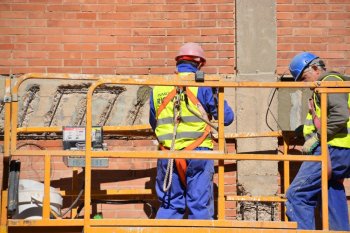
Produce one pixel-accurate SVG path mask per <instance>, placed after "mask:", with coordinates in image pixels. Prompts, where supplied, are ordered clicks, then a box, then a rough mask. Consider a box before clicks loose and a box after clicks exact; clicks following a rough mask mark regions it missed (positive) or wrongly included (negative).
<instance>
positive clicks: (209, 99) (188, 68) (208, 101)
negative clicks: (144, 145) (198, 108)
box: [149, 64, 234, 130]
mask: <svg viewBox="0 0 350 233" xmlns="http://www.w3.org/2000/svg"><path fill="white" fill-rule="evenodd" d="M177 70H178V72H193V73H195V72H196V71H197V68H195V67H193V66H192V65H190V64H180V65H178V66H177ZM197 99H198V100H199V102H200V103H201V104H202V106H203V108H204V110H205V111H206V112H207V113H208V114H210V115H211V116H213V117H214V119H216V120H217V119H218V113H217V109H216V105H215V100H214V95H213V91H212V88H211V87H199V88H198V94H197ZM233 120H234V113H233V111H232V109H231V107H230V106H229V105H228V103H227V102H226V100H225V101H224V125H225V126H227V125H230V124H231V123H232V122H233ZM149 123H150V125H151V127H152V129H153V130H155V128H156V126H157V120H156V110H155V109H154V103H153V91H151V97H150V114H149Z"/></svg>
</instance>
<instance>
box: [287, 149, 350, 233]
mask: <svg viewBox="0 0 350 233" xmlns="http://www.w3.org/2000/svg"><path fill="white" fill-rule="evenodd" d="M328 151H329V154H330V158H331V163H332V177H331V178H330V179H329V181H328V206H329V207H328V213H329V227H330V230H341V231H349V230H350V228H349V216H348V206H347V202H346V194H345V189H344V185H343V184H342V182H341V181H340V180H341V179H344V178H348V177H350V149H347V148H340V147H333V146H328ZM320 154H321V147H320V146H319V147H317V148H316V149H315V151H314V155H320ZM320 205H321V163H319V162H303V164H302V165H301V167H300V170H299V172H298V174H297V175H296V177H295V178H294V180H293V182H292V184H291V185H290V187H289V189H288V191H287V202H286V206H287V216H288V218H289V220H291V221H295V222H297V223H298V229H308V230H314V229H315V208H316V206H320Z"/></svg>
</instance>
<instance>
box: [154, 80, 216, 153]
mask: <svg viewBox="0 0 350 233" xmlns="http://www.w3.org/2000/svg"><path fill="white" fill-rule="evenodd" d="M186 93H187V96H188V104H189V105H190V107H191V109H193V110H194V111H196V112H197V113H198V114H199V115H201V112H200V111H199V109H198V107H197V105H198V104H200V103H199V101H198V99H197V94H198V87H187V88H186ZM177 94H178V95H180V108H181V116H180V118H179V119H180V120H179V121H178V122H177V124H178V126H177V130H176V138H175V146H174V149H175V150H183V149H189V148H190V149H195V148H196V147H206V148H210V149H212V148H213V142H212V139H211V137H210V126H208V125H207V123H205V122H204V121H203V120H201V119H200V118H198V117H197V116H195V115H194V114H192V113H191V112H190V111H189V110H188V109H187V107H186V103H185V96H184V93H181V92H180V94H179V93H178V92H177V88H176V87H174V86H156V87H154V89H153V103H154V108H155V110H156V119H157V126H156V129H155V133H156V135H157V138H158V141H159V143H160V144H161V145H162V146H163V147H166V148H170V147H171V143H172V140H173V133H174V127H175V123H176V119H175V118H174V97H175V95H177Z"/></svg>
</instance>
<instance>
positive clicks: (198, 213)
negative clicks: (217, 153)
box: [156, 159, 214, 219]
mask: <svg viewBox="0 0 350 233" xmlns="http://www.w3.org/2000/svg"><path fill="white" fill-rule="evenodd" d="M186 162H187V172H186V182H187V187H185V186H184V185H183V184H182V183H181V181H180V177H179V175H178V172H177V169H176V165H175V162H174V167H173V177H172V183H171V187H170V189H169V190H168V191H167V192H164V191H163V183H164V177H165V173H166V168H167V165H168V159H158V165H157V178H156V191H157V195H158V199H159V201H160V203H161V205H160V208H159V210H158V212H157V216H156V218H158V219H182V218H183V216H184V214H185V210H186V206H187V208H188V218H189V219H213V217H214V197H213V195H214V194H213V175H214V161H213V160H200V159H187V160H186Z"/></svg>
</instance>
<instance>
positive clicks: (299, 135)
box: [294, 125, 304, 138]
mask: <svg viewBox="0 0 350 233" xmlns="http://www.w3.org/2000/svg"><path fill="white" fill-rule="evenodd" d="M303 131H304V125H299V126H298V127H297V128H296V129H295V130H294V135H295V137H296V138H304V134H303Z"/></svg>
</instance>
